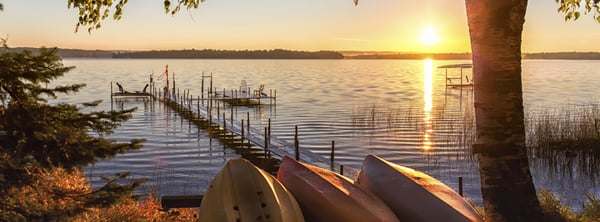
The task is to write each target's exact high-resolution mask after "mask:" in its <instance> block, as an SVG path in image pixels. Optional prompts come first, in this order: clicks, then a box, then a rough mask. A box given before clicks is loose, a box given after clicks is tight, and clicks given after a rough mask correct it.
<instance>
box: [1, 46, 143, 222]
mask: <svg viewBox="0 0 600 222" xmlns="http://www.w3.org/2000/svg"><path fill="white" fill-rule="evenodd" d="M3 43H4V41H3ZM3 45H4V48H3V49H0V196H2V197H3V201H0V221H13V220H22V219H23V218H24V219H27V220H44V221H54V220H58V219H60V218H63V219H64V218H66V217H69V216H74V215H77V214H78V213H81V212H83V211H84V210H85V208H87V207H99V206H102V207H104V206H110V205H111V204H113V203H115V202H116V201H118V200H120V199H121V198H122V197H124V196H131V193H132V191H133V189H134V188H135V187H137V186H138V185H139V184H140V183H141V182H142V181H141V180H136V181H132V182H129V183H126V184H119V183H117V182H119V181H118V180H119V179H124V178H126V177H127V176H128V174H126V173H123V174H119V175H117V176H116V177H113V178H106V181H107V182H108V183H107V184H106V185H105V186H103V187H101V188H99V189H97V190H94V191H91V192H88V193H84V194H77V195H73V194H72V193H69V192H67V190H66V189H63V188H60V187H47V189H46V188H45V191H44V192H46V194H47V195H55V196H57V197H61V198H65V197H67V198H72V199H76V200H77V201H78V202H79V203H80V204H79V205H76V206H74V207H69V208H65V209H62V208H61V210H58V211H57V210H56V209H55V210H53V211H52V212H48V211H44V210H43V209H31V208H29V209H23V208H20V207H15V205H16V204H15V203H14V202H11V201H7V200H13V199H11V198H10V197H11V195H13V194H14V193H15V192H18V190H29V191H28V192H36V191H35V190H34V191H31V188H32V184H34V183H38V182H39V181H40V180H46V179H47V178H45V177H44V176H43V175H44V174H45V172H49V171H52V170H54V169H57V168H61V169H65V170H67V171H70V170H79V169H81V168H82V167H83V166H86V165H88V164H91V163H94V162H96V161H97V160H99V159H106V158H110V157H113V156H115V155H116V154H118V153H123V152H125V151H127V150H132V149H138V148H140V147H141V142H142V140H132V141H131V142H130V143H117V142H115V141H113V140H109V139H105V138H103V137H102V135H104V134H109V133H112V132H113V130H114V129H115V128H116V127H118V126H119V125H120V123H121V122H123V121H125V120H127V119H129V118H130V117H131V112H132V111H133V109H130V110H124V111H110V112H105V111H92V112H88V113H84V112H83V111H82V109H84V108H86V107H91V106H96V105H97V104H99V103H100V101H94V102H91V103H85V104H83V105H81V106H77V105H72V104H65V103H57V104H50V103H49V102H48V101H47V100H46V98H57V95H58V94H61V93H76V92H77V91H78V90H79V89H81V88H82V87H84V86H85V85H84V84H74V85H64V86H57V87H53V88H47V87H46V84H48V83H50V82H51V81H52V80H54V79H56V78H58V77H61V76H63V75H64V74H65V73H66V72H68V71H70V70H72V69H73V67H65V66H63V64H62V63H61V60H60V57H58V55H57V50H56V49H41V50H40V52H39V54H35V55H34V54H33V53H31V52H29V51H22V52H9V51H8V47H6V44H3ZM91 133H96V134H97V135H100V137H94V136H92V134H91ZM26 201H28V202H36V201H39V200H35V199H33V200H26ZM42 205H43V204H42ZM35 206H38V205H35ZM40 206H41V205H40ZM19 218H21V219H19Z"/></svg>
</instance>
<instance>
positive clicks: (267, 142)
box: [265, 127, 269, 152]
mask: <svg viewBox="0 0 600 222" xmlns="http://www.w3.org/2000/svg"><path fill="white" fill-rule="evenodd" d="M267 130H268V129H267V127H265V152H266V151H267V150H269V141H268V139H269V136H268V135H267V133H268V132H267Z"/></svg>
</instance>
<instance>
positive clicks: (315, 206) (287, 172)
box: [277, 157, 398, 222]
mask: <svg viewBox="0 0 600 222" xmlns="http://www.w3.org/2000/svg"><path fill="white" fill-rule="evenodd" d="M277 179H279V180H280V181H281V183H283V185H285V186H286V187H287V188H288V190H289V191H290V192H291V193H292V194H294V196H295V197H296V200H298V203H299V204H300V207H301V208H302V212H303V214H304V216H305V219H306V220H307V221H345V222H351V221H357V222H365V221H370V222H375V221H389V222H392V221H394V222H395V221H398V219H397V218H396V216H394V213H393V212H392V211H391V210H390V209H389V208H388V207H387V206H386V205H385V204H384V203H383V202H382V201H381V200H380V199H378V198H377V197H375V196H374V195H373V194H371V193H369V192H365V191H363V190H361V189H360V188H359V187H357V186H356V185H354V183H353V182H352V180H350V179H348V178H346V177H344V176H342V175H340V174H337V173H335V172H332V171H330V170H326V169H323V168H319V167H316V166H312V165H309V164H303V163H300V162H298V161H296V160H294V159H291V158H289V157H284V158H283V160H282V162H281V165H280V167H279V171H278V172H277Z"/></svg>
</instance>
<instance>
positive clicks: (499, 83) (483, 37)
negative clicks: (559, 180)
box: [465, 0, 543, 222]
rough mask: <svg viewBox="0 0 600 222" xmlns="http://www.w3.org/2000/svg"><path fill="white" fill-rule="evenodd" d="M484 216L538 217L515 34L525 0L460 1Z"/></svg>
mask: <svg viewBox="0 0 600 222" xmlns="http://www.w3.org/2000/svg"><path fill="white" fill-rule="evenodd" d="M465 2H466V8H467V18H468V23H469V34H470V37H471V50H472V53H473V82H474V87H475V89H474V101H475V104H474V105H475V115H476V117H475V118H476V126H477V143H478V144H476V145H474V147H473V148H474V152H476V153H477V157H478V159H479V172H480V177H481V192H482V195H483V203H484V208H485V214H486V215H485V217H486V221H511V222H514V221H528V222H529V221H541V220H542V219H543V218H542V212H541V209H540V205H539V202H538V199H537V196H536V191H535V187H534V185H533V181H532V178H531V173H530V171H529V161H528V159H527V152H526V147H525V128H524V120H523V117H524V114H523V113H524V112H523V93H522V85H521V33H522V31H523V23H524V22H525V19H524V17H525V10H526V7H527V0H465Z"/></svg>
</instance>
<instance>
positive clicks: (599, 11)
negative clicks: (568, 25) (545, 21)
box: [554, 0, 600, 23]
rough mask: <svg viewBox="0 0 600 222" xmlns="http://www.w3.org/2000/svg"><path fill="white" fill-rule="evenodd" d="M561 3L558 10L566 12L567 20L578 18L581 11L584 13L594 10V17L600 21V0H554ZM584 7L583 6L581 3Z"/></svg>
mask: <svg viewBox="0 0 600 222" xmlns="http://www.w3.org/2000/svg"><path fill="white" fill-rule="evenodd" d="M554 1H556V3H558V4H559V5H560V7H559V8H558V12H560V13H564V14H565V21H567V20H577V19H578V18H579V17H580V16H581V11H583V13H584V14H588V13H591V12H593V13H594V18H595V19H596V21H598V22H599V23H600V0H583V2H582V0H554ZM582 3H583V4H584V5H583V8H582V7H581V4H582Z"/></svg>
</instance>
